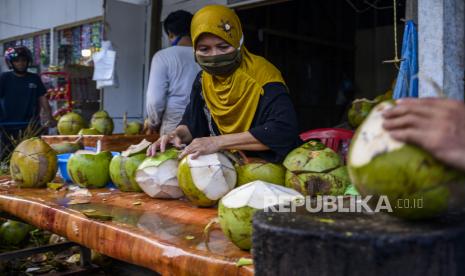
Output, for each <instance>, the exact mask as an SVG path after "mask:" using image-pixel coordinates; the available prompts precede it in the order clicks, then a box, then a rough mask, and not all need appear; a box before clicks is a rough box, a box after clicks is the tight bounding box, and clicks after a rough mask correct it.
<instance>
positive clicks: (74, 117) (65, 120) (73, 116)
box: [57, 112, 86, 135]
mask: <svg viewBox="0 0 465 276" xmlns="http://www.w3.org/2000/svg"><path fill="white" fill-rule="evenodd" d="M85 126H86V122H85V121H84V119H83V118H82V117H81V115H79V114H77V113H75V112H69V113H66V114H65V115H63V116H62V117H61V118H60V120H58V124H57V129H58V133H60V135H76V134H78V133H79V131H80V130H81V129H83V128H84V127H85Z"/></svg>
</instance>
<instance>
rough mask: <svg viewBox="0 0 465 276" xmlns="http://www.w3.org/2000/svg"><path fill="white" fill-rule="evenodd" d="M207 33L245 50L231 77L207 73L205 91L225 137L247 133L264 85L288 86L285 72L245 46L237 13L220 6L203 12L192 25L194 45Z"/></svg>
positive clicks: (205, 96) (209, 105)
mask: <svg viewBox="0 0 465 276" xmlns="http://www.w3.org/2000/svg"><path fill="white" fill-rule="evenodd" d="M203 33H211V34H214V35H216V36H218V37H220V38H221V39H223V40H225V41H226V42H228V43H229V44H230V45H232V46H233V47H235V48H236V49H240V51H241V54H242V61H241V64H240V65H239V67H238V68H237V69H236V70H235V71H234V72H233V73H232V74H231V75H229V76H227V77H218V76H213V75H210V74H209V73H207V72H205V71H203V73H202V90H203V96H204V98H205V102H206V104H207V107H208V109H209V110H210V113H211V115H212V118H213V120H214V121H215V123H216V125H217V126H218V129H219V131H220V132H221V134H230V133H240V132H245V131H247V130H249V128H250V126H251V124H252V120H253V118H254V116H255V112H256V110H257V106H258V100H259V99H260V96H261V95H263V86H264V85H265V84H267V83H270V82H281V83H284V80H283V78H282V76H281V72H279V70H278V69H276V67H274V66H273V65H272V64H271V63H269V62H268V61H267V60H266V59H264V58H262V57H260V56H256V55H253V54H251V53H250V52H249V51H247V49H246V48H245V47H244V46H243V45H242V40H243V36H242V27H241V22H240V20H239V18H238V17H237V15H236V13H235V12H234V11H233V10H231V9H229V8H227V7H224V6H220V5H210V6H206V7H204V8H202V9H200V10H199V11H198V12H197V13H196V14H195V15H194V17H193V19H192V23H191V37H192V44H193V45H196V42H197V39H198V38H199V36H200V35H201V34H203Z"/></svg>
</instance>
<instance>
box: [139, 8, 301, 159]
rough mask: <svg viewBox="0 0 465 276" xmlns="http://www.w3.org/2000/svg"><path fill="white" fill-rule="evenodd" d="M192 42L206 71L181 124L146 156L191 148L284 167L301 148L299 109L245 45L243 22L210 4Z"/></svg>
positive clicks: (276, 75) (275, 73)
mask: <svg viewBox="0 0 465 276" xmlns="http://www.w3.org/2000/svg"><path fill="white" fill-rule="evenodd" d="M191 37H192V43H193V45H194V51H195V58H196V61H197V63H198V64H199V65H200V67H201V68H202V71H201V72H200V73H199V75H198V76H197V78H196V80H195V81H194V84H193V88H192V92H191V96H190V103H189V104H188V105H187V107H186V110H185V112H184V116H183V119H182V120H181V122H180V124H179V125H178V127H177V128H176V129H175V130H174V131H173V132H171V133H169V134H166V135H163V136H161V137H160V138H159V139H158V141H156V142H155V143H154V144H153V145H152V146H151V147H150V148H149V149H148V150H147V154H148V155H151V156H153V155H155V154H156V152H157V151H158V150H159V151H161V152H164V150H165V148H166V145H167V144H168V143H170V144H173V145H174V146H175V147H181V145H182V144H188V146H187V147H185V148H184V150H183V152H182V153H181V155H180V158H182V157H183V156H185V155H187V154H192V158H196V157H198V156H199V155H204V154H210V153H215V152H218V151H222V150H242V151H246V152H247V155H249V156H256V157H260V158H263V159H265V160H267V161H269V162H275V163H278V162H282V161H283V159H284V158H285V157H286V155H287V153H289V151H291V150H292V149H294V148H295V147H297V146H299V144H300V143H301V142H300V140H299V138H298V125H297V118H296V114H295V110H294V108H293V106H292V102H291V98H290V96H289V93H288V91H287V87H286V85H285V83H284V80H283V78H282V76H281V73H280V72H279V70H278V69H276V67H274V66H273V65H272V64H271V63H270V62H268V61H267V60H265V59H264V58H262V57H260V56H256V55H253V54H251V53H250V52H249V51H248V50H247V49H246V48H245V46H244V45H243V40H244V38H243V34H242V27H241V23H240V21H239V18H238V17H237V15H236V14H235V12H234V11H232V10H231V9H229V8H227V7H224V6H220V5H211V6H206V7H204V8H202V9H200V10H199V11H198V12H197V13H196V14H195V15H194V17H193V19H192V24H191Z"/></svg>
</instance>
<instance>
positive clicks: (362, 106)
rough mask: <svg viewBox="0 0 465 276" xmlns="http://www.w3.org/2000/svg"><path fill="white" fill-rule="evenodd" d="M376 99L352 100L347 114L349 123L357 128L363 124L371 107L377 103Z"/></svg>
mask: <svg viewBox="0 0 465 276" xmlns="http://www.w3.org/2000/svg"><path fill="white" fill-rule="evenodd" d="M377 103H378V102H376V101H371V100H368V99H365V98H363V99H356V100H354V101H353V102H352V105H351V107H350V109H349V113H348V115H347V117H348V119H349V124H350V126H351V127H353V128H357V127H358V126H359V125H361V124H362V122H363V120H365V118H366V117H367V116H368V114H370V111H371V109H372V108H373V107H374V106H375V105H376V104H377Z"/></svg>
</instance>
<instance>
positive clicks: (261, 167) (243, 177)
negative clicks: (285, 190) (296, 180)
mask: <svg viewBox="0 0 465 276" xmlns="http://www.w3.org/2000/svg"><path fill="white" fill-rule="evenodd" d="M235 168H236V172H237V186H241V185H244V184H247V183H250V182H252V181H255V180H263V181H265V182H269V183H273V184H277V185H282V186H284V176H285V174H286V168H285V167H284V166H283V165H281V164H276V163H270V162H267V161H265V160H263V159H260V158H248V157H246V156H245V155H243V156H242V159H241V160H237V162H236V165H235Z"/></svg>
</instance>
